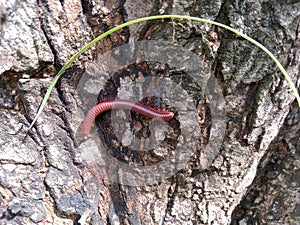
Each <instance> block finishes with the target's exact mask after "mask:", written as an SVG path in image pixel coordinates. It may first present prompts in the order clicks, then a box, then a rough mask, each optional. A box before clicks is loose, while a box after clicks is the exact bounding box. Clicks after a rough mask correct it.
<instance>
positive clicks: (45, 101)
mask: <svg viewBox="0 0 300 225" xmlns="http://www.w3.org/2000/svg"><path fill="white" fill-rule="evenodd" d="M170 18H174V19H186V20H193V21H197V22H201V23H208V24H211V25H215V26H218V27H222V28H225V29H226V30H229V31H231V32H233V33H235V34H237V35H238V36H241V37H243V38H245V39H246V40H247V41H249V42H251V43H252V44H254V45H255V46H257V47H259V48H260V49H261V50H263V51H264V52H265V53H266V54H267V55H269V56H270V58H271V59H272V60H273V61H274V62H275V64H276V65H277V66H278V68H279V70H280V71H281V72H282V74H283V75H284V77H285V79H286V80H287V82H288V84H289V85H290V87H291V89H292V91H293V93H294V95H295V97H296V99H297V102H298V105H299V107H300V96H299V94H298V91H297V88H296V87H295V85H294V83H293V81H292V80H291V78H290V77H289V75H288V74H287V72H286V71H285V69H284V68H283V66H282V65H281V63H280V62H279V61H278V59H277V58H276V57H275V56H274V55H273V54H272V53H271V52H270V51H269V50H268V49H267V48H266V47H264V46H263V45H262V44H260V43H259V42H257V41H255V40H254V39H252V38H251V37H248V36H247V35H245V34H243V33H241V32H239V31H237V30H235V29H234V28H232V27H229V26H227V25H225V24H222V23H218V22H215V21H211V20H208V19H203V18H198V17H191V16H183V15H158V16H149V17H143V18H139V19H135V20H131V21H128V22H126V23H123V24H121V25H119V26H116V27H114V28H112V29H110V30H109V31H107V32H105V33H103V34H102V35H100V36H98V37H97V38H95V39H94V40H92V41H91V42H89V43H88V44H87V45H85V46H84V47H83V48H82V49H80V50H79V51H78V52H77V53H76V54H75V55H73V56H72V58H71V59H70V60H69V61H68V62H67V63H66V64H65V65H64V66H63V67H62V68H61V70H60V71H59V72H58V73H57V75H56V76H55V77H54V79H53V81H52V83H51V85H50V87H49V88H48V90H47V92H46V94H45V96H44V98H43V101H42V103H41V105H40V107H39V110H38V112H37V113H36V115H35V117H34V119H33V121H32V122H31V124H30V126H29V129H31V128H32V126H33V125H34V124H35V122H36V121H37V119H38V118H39V116H40V114H41V113H42V111H43V109H44V108H45V106H46V104H47V101H48V99H49V97H50V94H51V92H52V90H53V88H54V86H55V85H56V83H57V81H58V80H59V78H60V77H61V75H62V74H63V73H64V72H65V70H66V69H67V68H68V67H69V66H70V65H71V64H72V63H73V62H74V61H75V60H76V59H77V58H78V57H79V56H80V55H81V54H82V53H83V52H85V51H86V50H87V49H88V48H90V47H91V46H92V45H94V44H95V43H96V42H98V41H100V40H101V39H103V38H105V37H107V36H108V35H110V34H112V33H114V32H115V31H117V30H120V29H122V28H124V27H127V26H129V25H132V24H135V23H139V22H142V21H148V20H157V19H170ZM29 129H28V130H29Z"/></svg>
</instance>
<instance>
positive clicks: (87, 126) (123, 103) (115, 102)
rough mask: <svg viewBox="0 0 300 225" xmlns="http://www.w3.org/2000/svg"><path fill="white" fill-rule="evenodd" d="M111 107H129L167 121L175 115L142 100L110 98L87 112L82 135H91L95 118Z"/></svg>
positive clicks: (150, 116) (82, 126)
mask: <svg viewBox="0 0 300 225" xmlns="http://www.w3.org/2000/svg"><path fill="white" fill-rule="evenodd" d="M111 109H128V110H132V111H135V112H138V113H140V114H142V115H144V116H147V117H149V118H153V119H158V120H165V121H166V120H169V119H171V118H173V117H174V113H173V112H169V111H166V110H161V109H154V108H151V107H150V106H147V105H144V104H143V103H140V102H134V101H132V100H127V99H109V100H106V101H103V102H101V103H99V104H97V105H95V106H94V107H93V108H91V110H90V111H89V112H88V113H87V115H86V117H85V119H84V121H83V122H82V124H81V135H82V136H87V135H89V133H90V130H91V127H92V125H93V123H94V121H95V118H96V117H97V116H98V115H99V114H101V113H102V112H104V111H107V110H111Z"/></svg>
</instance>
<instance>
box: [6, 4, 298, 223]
mask: <svg viewBox="0 0 300 225" xmlns="http://www.w3.org/2000/svg"><path fill="white" fill-rule="evenodd" d="M156 14H184V15H191V16H197V17H203V18H207V19H211V20H216V21H219V22H222V23H224V24H227V25H229V26H232V27H234V28H237V29H239V30H240V31H242V32H244V33H246V34H247V35H249V36H251V37H253V38H254V39H256V40H258V41H259V42H261V43H262V44H264V45H265V46H266V47H267V48H268V49H270V50H271V51H272V52H273V53H274V54H275V55H276V56H277V57H278V58H279V59H280V61H281V62H282V64H283V65H284V67H285V68H286V70H287V72H288V74H289V75H290V76H291V78H292V79H293V81H294V82H295V84H296V86H297V87H298V89H299V86H300V68H299V65H300V48H299V46H300V25H299V24H300V2H299V1H297V0H295V1H293V0H283V1H278V0H267V1H258V0H253V1H233V0H223V1H221V0H216V1H205V0H203V1H202V0H197V1H188V0H186V1H185V0H180V1H179V0H174V1H144V0H130V1H116V0H111V1H102V0H81V1H80V0H64V1H51V0H39V1H35V0H27V1H19V0H16V1H4V0H0V26H1V27H0V32H1V41H0V53H1V54H0V109H1V111H0V118H1V123H0V131H1V135H0V201H1V204H0V222H1V224H295V225H296V224H299V223H300V204H299V202H300V192H299V187H300V179H299V171H300V163H299V162H300V110H299V107H298V106H297V104H296V102H295V98H294V96H293V94H292V93H291V91H290V89H289V87H288V84H287V82H286V80H285V79H284V77H283V76H282V75H281V74H280V73H279V72H278V70H277V69H276V66H275V65H274V63H273V62H272V61H271V60H270V59H269V58H268V56H266V55H265V54H264V53H263V52H262V51H260V50H258V49H257V48H256V47H254V46H253V45H251V44H249V43H248V42H247V41H245V40H242V39H240V38H238V37H236V36H235V35H233V34H232V33H230V32H228V31H225V30H223V29H218V28H216V27H213V26H210V25H207V24H199V23H192V22H188V21H178V20H163V21H152V22H144V23H139V24H135V25H133V26H130V27H129V28H125V29H123V30H121V31H118V32H116V33H114V34H112V35H110V36H109V37H108V38H106V39H104V40H102V41H100V42H99V43H97V44H96V45H95V46H94V47H93V48H92V49H90V50H89V51H87V52H86V53H85V54H84V55H82V56H81V57H80V58H79V60H78V61H77V62H76V63H74V64H73V65H72V67H71V68H70V69H69V70H68V71H67V72H66V73H65V75H64V77H63V78H62V79H60V81H59V83H58V84H57V86H56V88H55V89H54V91H53V92H52V94H51V98H50V100H49V102H48V104H47V107H46V109H45V110H44V112H43V113H42V115H41V117H40V118H39V120H38V122H37V123H36V125H35V126H34V128H33V129H32V131H31V132H30V133H29V135H28V136H27V137H26V139H24V137H25V135H26V128H27V127H28V126H29V123H30V121H31V120H32V119H33V117H34V115H35V113H36V112H37V109H38V107H39V104H40V103H41V100H42V97H43V94H44V93H45V91H46V90H47V87H49V85H50V83H51V80H52V76H54V75H55V73H56V72H57V70H58V69H59V68H60V67H61V66H62V65H63V64H64V63H65V62H66V61H67V60H68V59H69V58H70V57H71V56H72V55H73V54H74V53H76V52H77V51H78V50H79V49H80V48H81V47H82V46H84V45H85V44H86V43H88V42H89V41H90V40H92V39H93V38H94V37H96V36H98V35H100V34H102V33H103V32H105V31H106V30H108V29H110V28H112V27H114V26H116V25H118V24H121V23H122V22H126V21H128V20H131V19H134V18H138V17H142V16H148V15H156ZM148 39H154V40H161V39H164V40H167V41H172V42H176V43H177V44H179V45H183V46H185V48H188V49H189V50H190V51H192V52H194V53H195V54H197V56H198V57H199V63H201V65H202V66H203V70H204V71H206V72H207V73H208V75H210V74H212V75H213V76H214V77H216V78H217V80H218V82H219V85H220V86H221V87H222V92H223V95H224V99H225V112H226V132H225V138H224V140H223V142H222V145H221V148H220V149H210V150H211V152H206V150H204V149H203V146H205V144H206V143H207V141H208V140H207V138H209V137H212V136H209V135H208V136H207V135H206V133H209V132H210V133H214V132H216V133H217V132H218V130H217V129H215V128H212V129H210V128H211V127H213V126H212V125H210V123H209V120H210V117H209V116H210V115H209V113H207V112H208V111H209V110H207V108H209V101H208V100H207V99H206V98H203V96H202V97H200V98H197V97H195V98H194V99H192V100H195V101H197V103H198V108H197V110H195V113H196V114H197V118H198V122H199V124H200V125H201V127H202V128H201V130H200V132H202V133H203V134H204V135H203V137H199V141H200V144H199V145H198V147H197V148H196V149H195V150H194V151H193V152H192V156H191V158H190V159H189V160H188V161H187V163H186V165H185V166H184V168H183V169H181V170H180V171H177V173H175V174H174V175H173V176H171V177H170V178H169V179H163V180H161V181H160V182H159V183H156V184H152V185H146V186H128V185H122V184H117V183H111V182H109V180H110V179H111V177H110V174H108V173H107V170H106V168H102V167H101V162H95V159H97V156H96V155H92V154H93V152H91V153H90V155H88V156H86V155H84V154H83V152H82V147H80V143H78V139H77V134H78V131H77V128H78V126H79V124H80V122H81V121H82V115H81V114H80V113H79V111H78V109H79V108H80V107H83V106H84V104H83V100H81V98H80V96H78V93H77V91H76V85H77V83H78V81H79V80H80V78H81V76H82V74H83V73H84V71H85V68H87V67H88V66H87V65H88V63H89V62H91V61H92V59H96V58H101V57H102V54H103V53H104V52H106V51H109V50H111V49H112V48H113V47H115V46H120V45H122V44H125V43H128V42H130V41H133V40H148ZM174 57H177V56H174ZM114 63H116V62H113V61H112V62H105V63H104V65H103V68H100V69H99V70H98V71H101V70H104V69H105V68H104V67H105V66H111V65H112V64H114ZM182 63H183V62H182ZM106 64H107V65H106ZM116 65H117V63H116ZM154 67H155V66H154ZM89 68H91V67H89ZM137 68H138V69H136V70H133V72H135V73H134V74H133V75H132V76H131V77H130V78H128V79H127V77H126V76H124V77H122V76H121V74H122V70H119V68H116V71H115V72H118V73H116V74H115V77H114V79H113V80H111V81H112V82H111V83H109V84H105V85H106V86H105V85H103V86H105V87H106V89H105V91H104V92H101V93H100V91H102V90H96V92H97V91H98V94H99V93H100V94H99V99H101V98H102V97H103V96H104V97H105V96H106V97H107V96H112V97H115V96H120V95H121V96H130V91H128V90H127V88H128V87H130V84H131V81H132V80H134V79H136V80H137V79H138V77H139V76H138V75H140V76H144V74H143V73H142V72H141V71H144V72H145V71H146V72H147V69H149V68H150V69H151V66H149V65H148V67H146V69H145V68H144V66H138V67H137ZM159 71H161V70H159ZM150 72H153V70H152V71H150ZM172 73H173V72H172V69H170V71H167V72H165V73H163V76H167V77H172ZM119 75H120V76H119ZM103 76H105V74H104V75H103ZM99 82H101V81H99ZM122 82H123V83H122ZM151 82H152V83H153V82H154V81H151ZM191 83H192V82H188V81H182V83H181V84H182V85H183V86H186V88H187V90H188V91H190V93H197V91H198V89H197V87H194V86H193V85H192V84H191ZM89 88H90V89H93V86H92V85H91V86H89ZM109 88H111V89H109ZM109 90H111V92H110V91H109ZM118 92H120V93H118ZM192 95H193V96H197V94H192ZM101 96H102V97H101ZM187 101H189V99H187ZM105 117H109V115H106V116H104V120H105ZM102 119H103V118H102ZM201 119H202V120H201ZM144 120H145V119H144V118H137V121H140V122H139V123H135V126H137V127H139V126H140V127H144V126H146V125H145V123H146V122H141V121H144ZM175 120H176V121H177V122H178V117H177V118H175ZM175 120H174V121H175ZM216 123H217V125H218V123H219V122H218V121H216ZM103 124H105V123H100V124H99V121H98V125H99V127H100V128H101V125H102V126H103ZM176 124H177V123H175V122H174V123H173V125H174V126H173V127H172V129H173V130H174V133H175V134H176V132H175V131H176V130H177V131H178V130H179V129H180V128H179V127H180V126H181V124H180V121H179V122H178V125H176ZM220 124H221V123H220ZM109 128H110V123H109V122H107V126H104V127H102V128H101V130H105V131H106V129H107V131H110V129H109ZM104 133H105V132H104ZM99 134H100V133H99ZM105 134H106V133H105ZM100 136H101V135H100ZM103 136H104V137H101V138H102V140H103V139H105V138H107V139H105V140H110V139H109V137H106V136H105V135H103ZM171 136H172V135H171ZM172 137H177V136H176V135H173V136H172ZM178 137H180V134H178ZM175 140H177V141H178V142H180V138H178V139H176V138H175ZM117 144H118V143H113V144H111V143H109V142H107V143H106V142H105V146H106V147H107V148H108V149H110V145H111V146H114V147H115V146H117V147H118V145H117ZM84 153H85V154H86V152H84ZM127 153H128V154H127ZM129 153H130V152H125V154H124V151H123V152H122V154H123V155H121V157H122V159H123V160H124V162H126V163H129V164H130V163H133V165H135V163H136V164H139V163H140V162H142V163H144V164H147V163H149V162H150V161H147V160H145V158H143V157H145V155H142V157H141V156H139V157H141V158H139V157H136V155H134V154H132V156H131V155H129ZM167 153H168V154H169V153H170V154H172V153H173V152H172V151H169V152H167ZM112 154H114V152H112ZM115 154H118V153H115ZM164 154H165V153H160V152H159V151H155V152H154V157H153V155H152V157H153V158H151V160H152V159H153V160H155V159H157V158H158V157H157V156H158V155H159V156H161V155H162V157H164ZM126 156H127V158H126ZM135 157H136V158H135ZM147 157H148V156H147ZM149 157H150V156H149ZM87 159H91V161H88V160H87ZM92 159H94V160H92ZM146 159H148V158H146ZM88 162H91V163H88ZM151 162H153V161H151ZM154 162H155V161H154ZM110 166H111V165H110ZM112 169H117V168H112ZM120 177H122V176H121V175H120Z"/></svg>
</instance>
